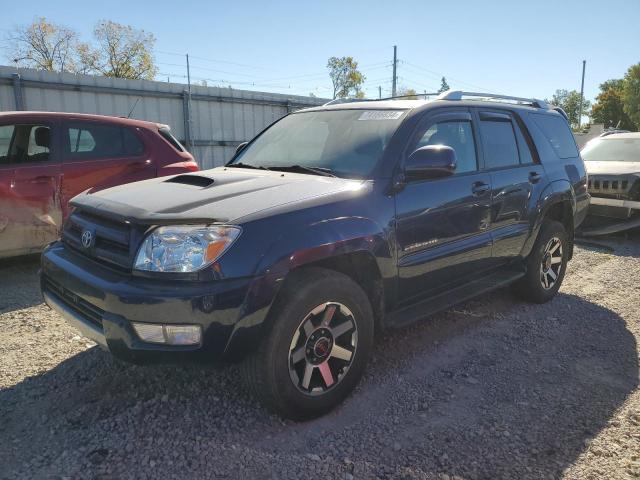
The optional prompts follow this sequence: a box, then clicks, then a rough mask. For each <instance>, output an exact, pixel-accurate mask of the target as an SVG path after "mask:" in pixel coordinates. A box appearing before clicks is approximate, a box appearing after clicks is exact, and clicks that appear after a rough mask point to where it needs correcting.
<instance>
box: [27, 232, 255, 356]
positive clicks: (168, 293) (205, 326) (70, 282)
mask: <svg viewBox="0 0 640 480" xmlns="http://www.w3.org/2000/svg"><path fill="white" fill-rule="evenodd" d="M40 275H41V288H42V293H43V297H44V299H45V302H46V303H47V305H49V306H50V307H51V308H52V309H54V310H56V311H57V312H59V313H60V314H61V315H62V316H63V317H64V318H65V319H66V320H67V321H68V322H69V323H70V324H71V325H73V326H74V327H76V328H77V329H78V330H80V332H81V333H82V334H83V335H84V336H86V337H88V338H90V339H91V340H93V341H95V342H96V343H98V344H99V345H101V346H102V347H103V348H106V349H108V350H109V351H110V352H111V353H113V354H114V355H115V356H117V357H119V358H121V359H123V360H127V361H132V362H145V361H175V360H177V359H180V358H193V357H202V358H206V359H212V360H213V359H222V358H224V357H226V356H229V355H230V354H233V356H237V355H238V353H239V352H238V350H242V348H243V346H240V347H239V346H238V345H237V343H238V342H235V345H233V343H234V342H233V340H234V339H236V338H243V337H246V332H239V330H242V328H241V327H242V326H243V325H245V323H246V322H244V321H243V319H244V318H246V317H247V315H248V314H249V313H251V314H252V315H251V322H250V325H252V326H259V325H260V324H261V323H262V320H264V316H265V315H266V311H267V308H266V305H261V306H262V308H258V307H259V306H257V305H249V303H248V301H247V299H249V300H251V299H253V298H260V296H256V295H255V294H251V293H255V292H253V290H252V286H255V285H263V284H264V282H257V283H256V279H255V278H240V279H228V280H218V281H215V282H192V281H181V280H164V279H155V278H144V277H137V276H133V275H131V274H126V273H122V272H119V271H114V270H111V269H109V268H106V267H105V266H102V265H101V264H99V263H97V262H95V261H93V260H90V259H88V258H86V257H84V256H82V255H79V254H77V253H75V252H74V251H73V250H71V249H69V248H68V247H65V246H64V245H63V244H62V243H60V242H57V243H54V244H52V245H51V246H50V247H48V248H47V249H46V250H45V251H44V252H43V255H42V269H41V273H40ZM132 322H142V323H156V324H174V325H175V324H191V325H193V324H198V325H200V326H201V327H202V342H201V344H199V345H164V344H154V343H148V342H143V341H142V340H141V339H140V338H139V337H138V336H137V334H136V333H135V331H134V329H133V327H132V325H131V323H132ZM238 333H242V334H241V335H238ZM240 353H242V352H240Z"/></svg>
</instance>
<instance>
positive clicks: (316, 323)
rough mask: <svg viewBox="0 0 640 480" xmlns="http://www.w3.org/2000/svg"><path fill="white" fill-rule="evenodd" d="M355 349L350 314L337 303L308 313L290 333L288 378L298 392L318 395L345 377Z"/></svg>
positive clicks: (355, 341) (352, 319)
mask: <svg viewBox="0 0 640 480" xmlns="http://www.w3.org/2000/svg"><path fill="white" fill-rule="evenodd" d="M357 347H358V329H357V325H356V322H355V319H354V317H353V314H352V313H351V311H350V310H349V309H348V308H347V307H346V306H345V305H343V304H341V303H338V302H326V303H323V304H322V305H318V306H317V307H316V308H314V309H313V310H311V312H309V313H308V314H307V315H306V316H305V317H304V319H303V320H302V322H300V325H299V326H298V328H297V329H296V331H295V333H294V334H293V338H292V339H291V345H290V347H289V375H290V377H291V381H292V382H293V384H294V385H295V386H296V388H297V389H298V390H300V391H301V392H302V393H304V394H307V395H321V394H323V393H325V392H327V391H328V390H329V389H332V388H334V387H335V386H336V385H337V384H338V383H340V381H341V380H342V379H343V378H344V376H345V375H346V373H347V371H348V370H349V367H350V366H351V364H352V362H353V359H354V358H355V354H356V349H357Z"/></svg>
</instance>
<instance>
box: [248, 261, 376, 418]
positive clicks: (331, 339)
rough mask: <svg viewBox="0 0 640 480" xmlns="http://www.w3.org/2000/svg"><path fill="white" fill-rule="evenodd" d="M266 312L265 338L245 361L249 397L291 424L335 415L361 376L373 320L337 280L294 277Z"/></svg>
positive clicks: (360, 299)
mask: <svg viewBox="0 0 640 480" xmlns="http://www.w3.org/2000/svg"><path fill="white" fill-rule="evenodd" d="M294 275H295V276H294V277H293V278H290V279H288V281H287V285H285V287H284V288H285V291H284V292H282V295H281V296H280V298H279V299H278V301H277V302H276V304H275V305H274V307H273V309H272V311H271V312H270V322H272V325H271V331H270V333H269V335H268V337H267V338H266V339H264V340H263V342H262V344H261V346H260V348H259V349H258V351H257V352H256V353H255V354H253V355H252V356H251V357H250V358H248V359H247V360H246V361H245V365H244V366H245V380H246V382H247V385H248V387H249V389H250V390H251V391H252V392H253V393H254V394H255V396H256V397H258V398H259V399H260V400H261V401H262V402H263V403H264V404H265V405H266V406H267V407H269V408H271V409H272V410H274V411H276V412H277V413H279V414H280V415H282V416H285V417H289V418H296V419H301V418H310V417H314V416H317V415H321V414H322V413H325V412H327V411H328V410H330V409H332V408H333V407H335V406H336V405H337V404H339V403H340V402H342V400H343V399H344V398H345V397H346V396H347V395H348V394H349V393H350V392H351V390H353V388H354V387H355V385H356V384H357V382H358V380H359V379H360V377H361V376H362V372H363V371H364V368H365V365H366V362H367V359H368V357H369V354H370V352H371V347H372V344H373V314H372V310H371V305H370V303H369V299H368V297H367V295H366V294H365V293H364V291H363V290H362V289H361V288H360V287H359V286H358V285H357V284H356V283H355V282H354V281H353V280H351V279H350V278H349V277H347V276H346V275H343V274H341V273H338V272H334V271H330V270H325V269H320V268H309V269H305V270H303V271H300V272H296V273H294Z"/></svg>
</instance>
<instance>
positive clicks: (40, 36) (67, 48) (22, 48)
mask: <svg viewBox="0 0 640 480" xmlns="http://www.w3.org/2000/svg"><path fill="white" fill-rule="evenodd" d="M77 42H78V35H77V34H76V32H75V31H73V30H71V29H70V28H67V27H65V26H63V25H58V24H55V23H51V22H49V21H48V20H47V19H46V18H44V17H38V18H36V19H35V20H34V21H33V22H32V23H31V24H30V25H23V26H20V27H16V28H15V29H14V30H13V32H11V33H10V34H9V35H7V37H6V45H7V46H6V50H7V56H8V57H9V59H10V60H11V61H12V62H15V63H16V65H18V66H22V67H26V68H36V69H38V70H47V71H49V72H75V63H76V61H75V54H76V50H75V49H76V45H77Z"/></svg>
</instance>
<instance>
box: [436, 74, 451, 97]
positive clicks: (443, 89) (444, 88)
mask: <svg viewBox="0 0 640 480" xmlns="http://www.w3.org/2000/svg"><path fill="white" fill-rule="evenodd" d="M450 89H451V87H449V84H448V83H447V79H446V78H444V77H442V83H441V84H440V89H439V90H438V93H442V92H446V91H447V90H450Z"/></svg>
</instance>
